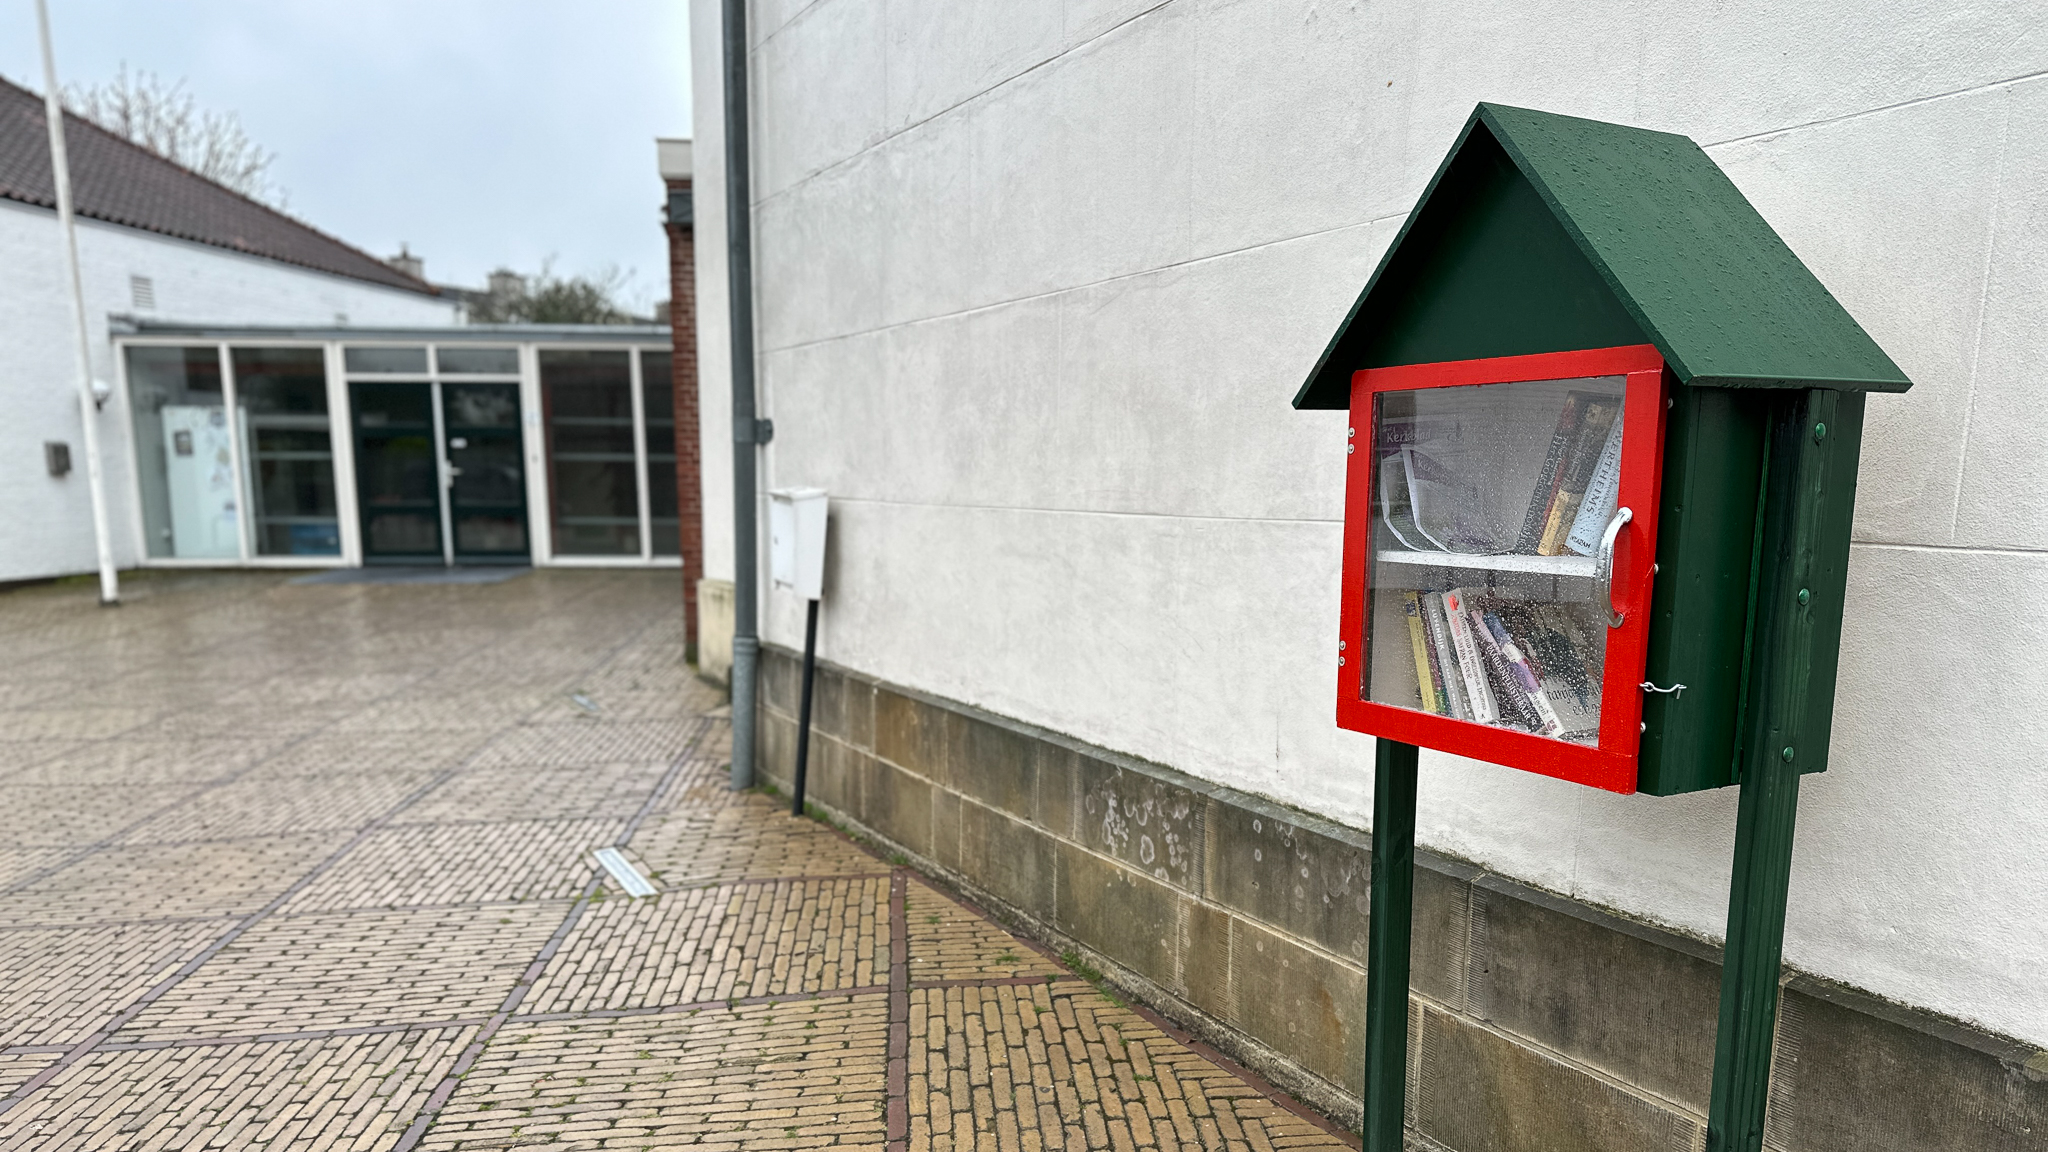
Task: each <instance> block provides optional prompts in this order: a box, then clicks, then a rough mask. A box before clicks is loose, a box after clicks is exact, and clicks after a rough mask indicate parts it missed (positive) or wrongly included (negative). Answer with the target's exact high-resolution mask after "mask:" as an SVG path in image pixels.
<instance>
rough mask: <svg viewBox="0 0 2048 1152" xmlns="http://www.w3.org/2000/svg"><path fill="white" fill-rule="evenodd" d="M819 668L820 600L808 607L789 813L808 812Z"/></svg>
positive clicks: (805, 614) (805, 620)
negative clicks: (815, 682)
mask: <svg viewBox="0 0 2048 1152" xmlns="http://www.w3.org/2000/svg"><path fill="white" fill-rule="evenodd" d="M817 672H818V602H817V601H816V600H813V601H811V602H810V604H809V606H808V607H806V608H805V609H804V692H803V698H802V702H801V703H799V704H798V705H797V709H796V783H795V787H794V788H793V789H792V791H793V792H795V795H794V796H792V797H791V798H790V801H789V814H790V815H791V816H801V815H803V814H804V768H805V767H806V766H807V765H808V764H809V762H810V758H811V681H812V679H813V678H815V677H816V675H817Z"/></svg>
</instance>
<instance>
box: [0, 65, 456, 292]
mask: <svg viewBox="0 0 2048 1152" xmlns="http://www.w3.org/2000/svg"><path fill="white" fill-rule="evenodd" d="M10 89H11V90H12V92H13V93H14V94H17V95H19V96H22V97H27V98H28V99H29V100H31V101H33V104H34V108H33V111H32V113H31V114H32V115H34V116H35V118H36V119H37V122H38V126H39V127H40V128H41V130H42V131H43V132H44V133H46V134H47V133H48V131H49V119H48V118H49V112H48V107H49V105H48V103H47V101H46V98H45V96H44V94H43V93H40V92H37V91H35V90H34V89H32V88H29V87H27V86H26V85H22V84H17V83H15V82H14V81H12V80H10V79H8V78H7V77H6V76H0V95H5V94H6V91H5V90H10ZM59 105H60V107H61V105H62V98H61V97H60V98H59ZM23 111H25V112H27V111H30V110H29V109H27V108H24V109H23ZM62 113H63V116H64V120H65V132H66V140H67V149H66V150H67V152H70V153H72V154H73V156H72V170H73V181H74V189H75V188H76V180H77V171H78V163H77V158H76V152H77V149H76V147H75V146H69V141H70V140H71V139H72V137H71V135H70V134H71V132H72V129H73V126H76V127H79V128H83V129H85V134H84V135H85V137H90V138H94V139H95V140H96V141H97V142H99V143H102V144H105V143H111V144H113V145H115V146H116V147H117V148H119V149H122V150H125V151H126V152H128V153H130V154H131V155H132V156H133V157H135V158H138V159H140V160H141V161H142V162H144V163H147V164H154V165H156V166H158V167H160V168H164V169H167V170H168V171H169V172H171V173H174V174H175V175H176V176H177V177H178V178H181V179H187V180H194V181H197V182H199V183H200V184H203V185H204V186H206V187H207V188H208V189H209V190H211V191H213V192H215V193H225V194H226V195H228V196H230V197H233V198H234V199H235V200H237V201H239V202H240V204H241V206H242V207H244V208H245V209H247V208H253V209H255V210H256V211H257V212H259V213H261V214H263V215H265V216H268V217H271V218H273V219H274V220H276V221H278V222H279V223H282V224H283V225H284V226H286V227H288V228H292V229H296V230H299V231H302V232H306V233H310V234H311V235H313V236H315V237H318V238H319V239H320V240H322V241H325V242H326V243H328V244H331V245H333V246H335V247H336V248H339V249H342V250H343V251H346V252H348V253H349V254H351V255H353V256H358V257H361V258H362V259H363V260H366V261H368V262H370V263H371V264H373V265H375V267H376V268H377V269H378V275H379V277H390V278H392V279H395V280H398V281H401V283H395V284H394V283H388V282H386V283H381V285H380V286H382V287H386V288H397V289H399V290H401V291H413V292H419V293H421V294H424V295H430V296H439V295H441V290H440V289H439V288H437V287H435V286H434V285H433V284H431V283H429V282H428V281H427V280H425V279H424V278H422V277H418V276H414V275H412V274H410V273H408V272H404V271H401V270H400V269H398V268H396V267H393V266H392V265H391V264H389V263H387V262H386V261H384V260H382V259H380V258H378V257H377V256H375V255H373V254H371V253H370V252H368V251H366V250H364V249H362V248H358V247H357V246H355V245H354V244H351V243H349V242H348V241H346V240H343V239H341V238H340V237H338V236H336V235H334V234H333V233H330V232H328V231H326V230H324V229H322V228H319V227H317V226H315V225H313V224H311V223H309V222H308V221H305V220H302V219H300V218H299V217H297V216H295V215H293V214H291V213H290V212H287V211H284V210H283V209H281V208H278V207H276V206H274V205H271V204H266V203H264V202H263V201H261V200H258V199H257V198H255V197H254V196H251V195H249V194H248V193H246V192H242V191H240V190H238V189H235V188H230V187H229V186H227V185H226V184H223V183H221V182H220V181H219V180H216V179H213V178H212V177H210V176H206V175H203V174H201V173H199V172H197V171H194V170H193V169H192V168H190V167H188V166H186V165H184V164H181V163H179V162H177V161H176V160H173V159H171V158H170V157H168V156H165V155H163V154H161V153H159V152H155V151H153V150H151V149H149V148H147V147H144V146H143V145H141V144H139V143H136V142H135V141H133V140H130V139H128V138H127V137H125V136H122V135H121V134H120V133H118V132H114V131H112V130H110V129H108V128H106V127H104V126H102V125H100V124H97V123H95V122H94V121H92V120H91V119H89V118H87V117H85V116H82V115H80V114H79V113H77V112H75V111H73V110H71V109H70V108H62ZM0 198H5V199H11V200H20V201H23V202H25V203H32V204H38V205H41V206H43V207H55V206H56V201H55V198H54V196H52V197H50V198H47V199H46V198H43V197H41V196H40V195H37V194H35V193H33V192H31V191H30V190H29V189H26V188H17V187H9V186H7V185H6V184H5V183H0ZM72 200H73V203H72V210H73V212H75V213H76V214H77V215H79V216H82V217H84V218H86V219H89V220H97V221H100V222H101V223H106V224H113V225H116V226H119V227H124V228H135V229H137V230H140V231H144V232H152V233H155V234H157V235H160V236H169V237H172V238H173V239H178V240H185V241H188V242H191V243H195V244H202V245H205V246H206V247H209V248H218V249H222V250H224V251H228V252H237V253H240V254H242V255H244V256H254V257H257V258H259V259H264V260H273V261H276V262H277V263H280V264H288V265H291V266H293V267H297V268H308V269H311V270H313V271H316V272H325V273H327V274H329V275H333V276H342V277H346V278H348V279H351V280H360V281H363V282H365V283H371V284H379V283H380V280H379V279H374V278H371V277H369V276H365V275H361V274H359V273H354V272H349V271H346V270H344V269H341V268H333V267H326V266H323V265H321V264H318V263H316V262H314V261H312V260H309V259H304V258H298V257H293V256H291V255H287V254H285V253H283V252H274V251H261V250H257V249H255V248H252V247H244V246H237V245H234V244H228V243H223V242H221V241H219V240H215V239H209V238H207V237H206V236H204V235H202V234H200V233H199V232H197V231H193V230H180V229H177V228H174V227H172V226H170V225H167V224H150V223H143V222H140V221H137V220H131V219H124V218H122V217H121V216H119V215H118V214H115V213H112V212H109V211H106V210H105V209H97V208H94V207H90V206H87V205H83V204H80V203H79V202H78V201H79V197H78V196H77V195H76V194H75V192H74V195H73V198H72Z"/></svg>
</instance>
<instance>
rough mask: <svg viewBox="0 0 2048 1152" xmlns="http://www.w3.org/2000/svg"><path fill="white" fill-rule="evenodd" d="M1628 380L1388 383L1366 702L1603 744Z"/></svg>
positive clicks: (1379, 451) (1380, 420)
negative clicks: (1609, 548)
mask: <svg viewBox="0 0 2048 1152" xmlns="http://www.w3.org/2000/svg"><path fill="white" fill-rule="evenodd" d="M1623 386H1624V381H1623V378H1622V377H1619V376H1614V377H1602V378H1599V379H1589V380H1546V381H1536V382H1528V383H1516V384H1488V385H1485V386H1482V387H1476V388H1474V387H1464V388H1435V389H1419V390H1415V391H1405V392H1383V393H1381V394H1380V395H1379V396H1378V398H1377V400H1376V403H1375V413H1374V427H1373V439H1372V441H1371V443H1372V451H1373V469H1374V472H1375V476H1374V483H1373V506H1372V510H1373V542H1372V555H1371V559H1370V563H1371V565H1372V570H1371V586H1372V590H1371V592H1370V593H1369V594H1368V595H1369V596H1370V598H1371V599H1370V603H1368V604H1367V605H1366V614H1367V619H1368V625H1367V628H1368V633H1367V641H1368V648H1367V651H1368V660H1369V664H1368V669H1369V672H1368V678H1367V698H1368V699H1370V700H1373V701H1376V702H1378V703H1382V704H1392V705H1396V706H1399V707H1404V708H1416V709H1420V710H1422V711H1425V712H1433V713H1437V714H1440V715H1446V716H1451V717H1454V718H1456V719H1460V720H1470V721H1473V722H1476V723H1481V724H1489V725H1493V726H1495V727H1502V728H1515V729H1520V730H1522V731H1526V732H1533V733H1535V734H1537V735H1541V736H1550V737H1553V738H1556V739H1560V740H1570V741H1574V742H1577V743H1582V744H1593V743H1597V742H1598V740H1599V729H1600V687H1601V678H1602V673H1603V671H1604V669H1605V661H1606V653H1607V617H1606V611H1605V608H1604V606H1603V605H1602V603H1601V595H1600V593H1599V591H1598V589H1597V588H1596V587H1595V584H1594V579H1593V575H1594V555H1593V554H1594V552H1595V551H1596V550H1597V548H1598V543H1599V540H1600V538H1601V535H1602V531H1603V529H1605V528H1606V526H1607V523H1608V520H1609V518H1610V517H1611V516H1612V515H1613V513H1614V510H1615V501H1616V494H1617V490H1618V489H1617V482H1618V477H1619V470H1620V457H1621V419H1620V414H1621V403H1622V392H1623Z"/></svg>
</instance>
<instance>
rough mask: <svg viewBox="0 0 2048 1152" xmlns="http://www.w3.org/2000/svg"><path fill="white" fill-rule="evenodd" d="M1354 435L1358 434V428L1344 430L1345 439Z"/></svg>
mask: <svg viewBox="0 0 2048 1152" xmlns="http://www.w3.org/2000/svg"><path fill="white" fill-rule="evenodd" d="M1356 435H1358V429H1356V428H1346V429H1345V430H1344V437H1345V439H1347V440H1348V439H1350V438H1351V437H1353V436H1356Z"/></svg>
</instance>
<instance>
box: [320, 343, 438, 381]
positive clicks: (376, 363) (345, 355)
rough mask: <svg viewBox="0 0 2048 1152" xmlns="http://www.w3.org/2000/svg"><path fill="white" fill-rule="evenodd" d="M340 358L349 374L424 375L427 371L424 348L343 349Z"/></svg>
mask: <svg viewBox="0 0 2048 1152" xmlns="http://www.w3.org/2000/svg"><path fill="white" fill-rule="evenodd" d="M341 358H342V363H344V364H346V365H347V366H348V370H349V372H350V373H351V374H353V373H356V372H411V373H417V374H421V375H424V374H425V373H426V370H427V350H426V349H425V348H344V349H342V351H341Z"/></svg>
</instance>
